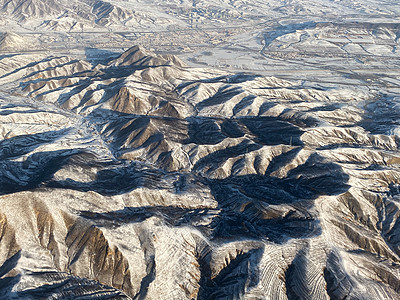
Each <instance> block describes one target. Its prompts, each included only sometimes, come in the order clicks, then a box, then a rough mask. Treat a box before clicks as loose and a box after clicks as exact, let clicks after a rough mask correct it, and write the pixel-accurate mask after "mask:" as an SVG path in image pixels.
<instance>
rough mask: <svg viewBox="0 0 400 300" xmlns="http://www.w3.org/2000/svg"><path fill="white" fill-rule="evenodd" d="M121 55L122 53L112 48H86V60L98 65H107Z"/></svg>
mask: <svg viewBox="0 0 400 300" xmlns="http://www.w3.org/2000/svg"><path fill="white" fill-rule="evenodd" d="M120 55H121V53H119V52H114V51H110V50H104V49H98V48H90V47H86V48H85V56H86V60H87V61H88V62H90V63H91V64H92V65H93V66H96V65H98V64H102V65H106V64H108V63H109V62H110V61H112V60H113V59H115V58H117V57H118V56H120Z"/></svg>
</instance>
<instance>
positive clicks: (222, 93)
mask: <svg viewBox="0 0 400 300" xmlns="http://www.w3.org/2000/svg"><path fill="white" fill-rule="evenodd" d="M243 92H244V91H243V89H242V88H241V87H239V86H233V85H224V86H222V87H220V88H219V89H218V91H217V92H216V93H215V94H214V95H213V96H211V97H210V98H207V99H205V100H203V101H201V102H200V103H198V104H196V107H197V108H198V109H199V110H201V109H203V108H204V107H208V106H214V105H219V104H223V103H225V102H227V101H229V100H231V99H232V98H233V97H235V96H237V95H239V94H241V93H243Z"/></svg>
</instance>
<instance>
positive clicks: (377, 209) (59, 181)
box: [0, 47, 400, 299]
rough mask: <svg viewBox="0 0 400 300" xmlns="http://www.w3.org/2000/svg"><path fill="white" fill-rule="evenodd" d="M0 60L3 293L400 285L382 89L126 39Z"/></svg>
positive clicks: (208, 292) (326, 291)
mask: <svg viewBox="0 0 400 300" xmlns="http://www.w3.org/2000/svg"><path fill="white" fill-rule="evenodd" d="M2 62H3V70H4V71H3V73H2V74H1V78H0V80H1V84H2V86H4V87H6V86H8V85H10V86H12V85H13V84H14V87H15V88H14V90H13V93H14V95H11V93H7V92H2V93H1V94H0V137H1V141H0V158H1V160H0V193H1V196H0V239H1V242H0V252H1V253H2V255H1V257H2V259H1V261H0V265H1V267H0V290H1V293H2V297H6V298H10V299H12V298H15V299H18V298H26V299H36V298H37V297H42V298H49V299H50V298H57V299H66V298H68V297H70V298H76V299H79V298H82V299H83V298H84V299H90V298H100V299H110V298H111V299H129V298H132V299H193V298H195V299H329V298H332V299H342V298H345V297H350V298H354V299H388V298H393V299H396V298H398V297H399V287H400V285H399V282H400V281H399V279H400V278H399V276H398V268H399V262H400V258H399V255H400V250H399V239H398V234H397V232H398V228H397V227H398V223H399V222H398V221H397V220H398V216H399V209H398V208H399V207H398V194H399V188H398V186H399V184H400V172H399V171H400V169H399V162H400V154H399V151H398V147H399V140H398V137H397V136H395V135H391V132H393V127H391V128H388V131H387V132H384V131H382V130H381V131H380V132H374V131H373V130H371V128H372V127H373V124H374V122H379V124H381V123H382V121H383V120H382V118H380V119H374V117H373V115H372V114H373V111H371V110H370V109H369V105H370V103H376V104H379V103H387V99H385V98H380V96H379V95H377V94H374V93H367V92H365V91H364V90H360V89H357V88H352V89H350V88H346V89H345V88H332V89H327V90H321V89H317V88H306V87H303V86H299V85H298V84H297V83H294V82H290V81H285V80H282V79H278V78H275V77H263V76H256V75H253V74H246V73H237V74H234V73H229V72H224V71H219V70H213V69H196V68H189V67H187V66H185V65H184V64H183V63H182V62H181V61H180V60H179V59H176V58H174V57H173V56H170V55H169V56H165V55H164V56H161V55H156V54H154V53H152V52H151V51H147V50H144V49H141V48H140V47H133V48H131V49H129V50H128V51H127V52H125V53H123V54H122V55H121V56H119V57H117V58H116V59H115V60H112V61H110V62H108V63H107V64H104V65H103V64H97V65H95V66H93V65H92V64H90V63H88V62H86V61H83V60H76V59H71V58H69V57H48V58H43V59H41V60H40V61H29V60H28V59H27V58H26V57H24V56H21V57H19V58H15V57H5V58H3V59H2ZM7 62H8V63H9V65H12V66H18V67H17V68H15V67H13V68H11V67H10V68H9V69H7ZM15 82H17V86H16V85H15ZM393 101H394V102H392V103H395V101H396V100H395V99H394V100H393ZM377 124H378V123H377ZM392 125H393V124H392ZM380 128H382V127H380ZM35 297H36V298H35Z"/></svg>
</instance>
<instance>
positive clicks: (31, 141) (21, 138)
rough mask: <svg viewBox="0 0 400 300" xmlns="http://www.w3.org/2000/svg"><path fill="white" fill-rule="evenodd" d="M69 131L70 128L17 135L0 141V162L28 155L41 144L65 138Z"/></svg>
mask: <svg viewBox="0 0 400 300" xmlns="http://www.w3.org/2000/svg"><path fill="white" fill-rule="evenodd" d="M70 130H71V128H67V129H61V130H58V131H46V132H41V133H36V134H27V135H18V136H15V137H11V138H8V139H5V140H2V141H0V161H2V160H6V159H13V158H16V157H18V156H22V155H25V154H28V153H29V152H31V151H33V150H35V149H36V148H37V147H39V146H41V145H43V144H47V143H52V142H54V141H56V140H57V139H59V138H61V137H63V136H65V135H66V134H68V132H69V131H70Z"/></svg>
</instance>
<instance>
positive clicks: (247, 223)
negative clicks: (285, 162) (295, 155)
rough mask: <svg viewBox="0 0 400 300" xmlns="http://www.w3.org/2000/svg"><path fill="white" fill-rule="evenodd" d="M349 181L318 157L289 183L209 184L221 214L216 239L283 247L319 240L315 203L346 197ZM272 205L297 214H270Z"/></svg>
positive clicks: (252, 179) (234, 180)
mask: <svg viewBox="0 0 400 300" xmlns="http://www.w3.org/2000/svg"><path fill="white" fill-rule="evenodd" d="M284 155H286V154H284ZM288 159H291V156H288ZM348 179H349V178H348V175H346V174H345V173H344V172H343V171H342V169H341V167H340V166H339V165H336V164H334V163H331V162H327V161H325V160H324V159H323V158H322V157H320V156H319V155H317V154H314V155H311V156H310V157H309V159H308V160H307V161H306V162H305V163H304V164H302V165H300V166H298V167H297V168H295V169H293V170H291V171H290V172H289V173H288V174H287V176H286V177H285V178H277V177H272V176H268V175H244V176H230V177H228V178H225V179H213V180H211V179H209V180H208V186H209V187H210V188H211V191H212V194H213V195H214V197H215V199H216V200H217V201H218V203H219V205H218V208H219V209H220V210H221V212H220V213H219V215H218V216H217V217H216V218H214V219H213V222H212V224H211V225H210V227H211V228H212V230H213V231H212V237H213V238H232V237H236V238H237V237H240V236H242V237H253V238H256V239H260V238H261V239H267V240H271V241H273V242H275V243H283V242H286V241H287V240H289V239H292V238H303V237H308V236H310V235H311V236H312V235H318V234H320V228H319V224H318V222H317V221H316V220H315V218H314V216H313V215H312V214H311V213H309V209H311V208H312V207H313V205H314V204H313V200H314V199H315V198H317V197H318V196H320V195H338V194H341V193H343V192H345V191H347V190H348V188H349V186H348V185H347V181H348ZM269 204H273V205H280V204H285V205H288V204H289V205H291V207H292V208H293V210H292V211H289V212H287V213H285V214H282V213H281V212H279V211H274V210H271V209H270V207H269Z"/></svg>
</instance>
